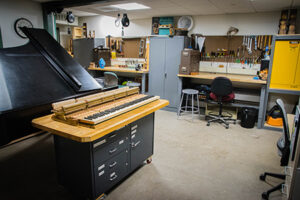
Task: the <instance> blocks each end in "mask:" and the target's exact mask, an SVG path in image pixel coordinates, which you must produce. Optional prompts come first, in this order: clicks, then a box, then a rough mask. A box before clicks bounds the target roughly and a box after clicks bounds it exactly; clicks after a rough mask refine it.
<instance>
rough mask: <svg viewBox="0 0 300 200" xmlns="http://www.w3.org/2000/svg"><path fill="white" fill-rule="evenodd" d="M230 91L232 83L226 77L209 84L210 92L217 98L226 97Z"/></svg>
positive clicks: (217, 78)
mask: <svg viewBox="0 0 300 200" xmlns="http://www.w3.org/2000/svg"><path fill="white" fill-rule="evenodd" d="M232 90H233V88H232V82H231V81H230V79H228V78H226V77H216V78H215V79H214V80H213V82H212V84H211V92H212V93H214V94H215V95H216V96H217V97H224V96H227V95H229V94H231V93H232Z"/></svg>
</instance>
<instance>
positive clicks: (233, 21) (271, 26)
mask: <svg viewBox="0 0 300 200" xmlns="http://www.w3.org/2000/svg"><path fill="white" fill-rule="evenodd" d="M193 19H194V24H195V25H194V27H193V29H192V30H191V31H190V33H201V34H203V35H226V33H227V31H228V28H229V27H230V26H233V27H236V28H238V29H239V32H238V35H271V34H277V32H278V25H279V19H280V12H266V13H248V14H228V15H207V16H194V17H193Z"/></svg>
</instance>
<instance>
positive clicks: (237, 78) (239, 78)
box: [178, 72, 267, 85]
mask: <svg viewBox="0 0 300 200" xmlns="http://www.w3.org/2000/svg"><path fill="white" fill-rule="evenodd" d="M219 76H222V77H227V78H229V79H230V80H231V81H232V82H239V83H249V84H259V85H265V84H267V82H266V81H262V80H254V79H253V77H254V76H252V75H239V74H224V73H209V72H199V73H198V74H197V75H186V74H178V77H183V78H196V79H207V80H213V79H214V78H216V77H219Z"/></svg>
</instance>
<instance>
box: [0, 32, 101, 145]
mask: <svg viewBox="0 0 300 200" xmlns="http://www.w3.org/2000/svg"><path fill="white" fill-rule="evenodd" d="M22 31H23V32H24V33H25V34H26V36H27V37H28V38H29V43H27V44H26V45H24V46H19V47H14V48H4V49H0V146H1V145H4V144H7V143H9V142H10V141H12V140H15V139H17V138H20V137H23V136H26V135H28V134H31V133H33V132H35V131H37V129H35V128H33V127H32V125H31V120H32V119H33V118H36V117H39V116H42V115H45V114H49V113H50V110H51V104H52V103H53V102H57V101H61V100H66V99H69V98H76V97H80V96H84V95H87V94H92V93H96V92H99V91H101V90H103V88H102V86H101V85H99V84H98V82H97V81H96V80H95V79H94V78H93V77H92V76H91V75H90V74H89V73H88V72H87V71H86V70H85V69H84V68H83V67H82V66H81V65H80V64H79V63H78V62H76V61H75V60H74V59H73V58H72V57H71V56H70V55H69V54H68V53H67V52H66V51H65V49H64V48H63V47H62V46H61V45H60V44H59V43H58V42H57V41H56V40H55V39H54V38H53V37H52V36H51V35H50V34H49V33H48V32H47V31H46V30H44V29H33V28H25V27H23V28H22Z"/></svg>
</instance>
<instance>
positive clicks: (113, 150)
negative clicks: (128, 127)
mask: <svg viewBox="0 0 300 200" xmlns="http://www.w3.org/2000/svg"><path fill="white" fill-rule="evenodd" d="M117 150H118V148H114V149H111V150H109V153H110V154H113V153H115V152H116V151H117Z"/></svg>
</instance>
